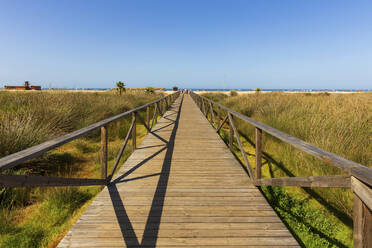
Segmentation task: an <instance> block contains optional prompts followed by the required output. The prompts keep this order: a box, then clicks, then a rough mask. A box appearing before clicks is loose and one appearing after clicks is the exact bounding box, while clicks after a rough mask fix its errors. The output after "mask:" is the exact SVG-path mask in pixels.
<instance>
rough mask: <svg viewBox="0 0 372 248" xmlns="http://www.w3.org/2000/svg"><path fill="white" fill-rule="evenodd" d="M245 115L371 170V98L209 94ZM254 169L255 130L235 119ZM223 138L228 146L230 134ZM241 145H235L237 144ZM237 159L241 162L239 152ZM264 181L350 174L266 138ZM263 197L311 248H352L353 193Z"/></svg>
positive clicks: (277, 191) (283, 191)
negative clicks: (274, 178)
mask: <svg viewBox="0 0 372 248" xmlns="http://www.w3.org/2000/svg"><path fill="white" fill-rule="evenodd" d="M204 96H207V97H209V98H211V99H213V100H214V101H217V102H219V103H221V104H223V105H225V106H227V107H229V108H231V109H234V110H236V111H238V112H240V113H242V114H244V115H247V116H249V117H252V118H254V119H256V120H258V121H261V122H263V123H265V124H268V125H270V126H272V127H275V128H277V129H279V130H281V131H284V132H286V133H289V134H291V135H293V136H295V137H298V138H300V139H302V140H305V141H307V142H309V143H311V144H313V145H315V146H318V147H320V148H323V149H325V150H328V151H330V152H333V153H335V154H338V155H340V156H342V157H345V158H347V159H350V160H353V161H355V162H358V163H361V164H363V165H366V166H369V167H372V140H371V139H368V138H367V137H370V136H371V134H372V126H371V118H372V97H371V94H329V93H328V94H301V93H296V94H287V93H266V94H263V95H262V94H259V95H258V94H248V95H243V96H234V97H229V96H228V95H226V94H210V93H209V94H205V95H204ZM234 120H235V122H236V126H237V128H238V130H239V132H240V133H241V136H242V140H243V144H244V147H245V149H246V151H247V153H248V156H249V160H250V164H251V165H252V166H253V167H254V164H255V162H254V161H255V160H254V159H255V157H254V156H255V150H254V140H255V138H254V137H255V136H254V127H253V126H251V125H249V124H247V123H245V122H243V121H240V120H239V119H238V118H235V119H234ZM221 135H222V138H223V139H224V140H225V142H228V138H227V130H222V133H221ZM235 145H236V144H235ZM235 149H236V154H237V157H240V155H239V153H238V149H237V147H236V148H235ZM263 151H264V160H263V162H264V166H263V177H286V176H311V175H312V176H321V175H335V174H344V173H345V172H343V171H341V170H339V169H337V168H335V167H333V166H331V165H329V164H327V163H325V162H323V161H320V160H318V159H316V158H314V157H312V156H310V155H307V154H305V153H304V152H301V151H300V150H298V149H295V148H293V147H291V146H290V145H288V144H285V143H284V142H282V141H280V140H278V139H276V138H274V137H272V136H270V135H268V134H265V133H264V136H263ZM262 192H263V193H264V195H265V196H266V198H267V199H268V201H269V202H270V203H271V205H272V206H273V207H274V209H275V210H276V211H277V213H278V214H279V215H280V216H281V218H282V219H283V221H284V222H285V223H286V224H287V225H288V227H289V228H290V230H292V232H293V233H294V234H295V236H296V237H297V238H298V240H300V242H301V243H302V244H303V245H304V246H306V247H352V220H351V216H352V193H351V191H350V190H347V189H337V188H335V189H330V188H328V189H322V188H311V189H310V188H297V187H262Z"/></svg>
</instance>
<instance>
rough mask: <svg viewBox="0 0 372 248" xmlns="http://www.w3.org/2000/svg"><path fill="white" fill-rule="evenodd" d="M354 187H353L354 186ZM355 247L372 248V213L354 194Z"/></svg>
mask: <svg viewBox="0 0 372 248" xmlns="http://www.w3.org/2000/svg"><path fill="white" fill-rule="evenodd" d="M352 187H353V185H352ZM353 222H354V223H353V226H354V234H353V236H354V247H355V248H367V247H372V211H371V209H369V208H368V207H367V206H366V204H364V202H363V201H362V200H361V199H360V198H359V196H358V195H357V194H356V193H355V192H354V206H353Z"/></svg>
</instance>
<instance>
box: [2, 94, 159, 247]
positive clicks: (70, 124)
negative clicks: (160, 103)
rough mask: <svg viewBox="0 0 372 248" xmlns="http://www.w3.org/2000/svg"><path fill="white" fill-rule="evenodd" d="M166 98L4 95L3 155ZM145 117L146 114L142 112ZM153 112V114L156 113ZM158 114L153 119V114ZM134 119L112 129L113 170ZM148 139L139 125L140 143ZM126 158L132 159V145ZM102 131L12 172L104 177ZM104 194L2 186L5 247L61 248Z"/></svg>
mask: <svg viewBox="0 0 372 248" xmlns="http://www.w3.org/2000/svg"><path fill="white" fill-rule="evenodd" d="M161 96H162V95H160V94H146V93H141V92H136V93H126V94H123V95H122V96H118V95H116V94H114V93H111V92H108V93H67V92H50V93H49V92H32V93H31V92H1V91H0V119H1V120H0V139H1V143H0V157H2V156H6V155H8V154H11V153H14V152H17V151H20V150H23V149H25V148H28V147H30V146H32V145H36V144H38V143H41V142H43V141H46V140H48V139H51V138H54V137H57V136H59V135H63V134H65V133H68V132H71V131H74V130H77V129H79V128H82V127H84V126H86V125H89V124H92V123H94V122H97V121H99V120H102V119H105V118H107V117H110V116H112V115H115V114H119V113H121V112H124V111H127V110H129V109H132V108H134V107H137V106H140V105H143V104H145V103H147V102H150V101H152V100H155V99H156V98H159V97H161ZM139 114H141V115H142V116H143V118H144V114H145V113H144V111H141V113H139ZM151 114H152V113H151ZM151 116H152V115H151ZM130 118H131V117H128V118H124V119H122V120H119V121H116V122H114V123H112V124H110V125H109V126H108V167H109V170H108V171H109V172H110V170H111V168H112V166H113V164H114V162H115V161H114V160H115V159H116V154H117V153H118V151H119V149H120V147H121V145H122V142H123V140H124V137H125V135H126V133H127V131H128V129H129V125H130V121H131V120H130ZM145 135H146V130H145V128H144V127H143V126H142V125H139V124H137V142H140V141H141V140H142V139H143V138H144V137H145ZM128 145H129V146H128V147H127V149H126V151H125V152H124V154H123V156H122V158H121V164H122V163H123V162H124V161H125V160H126V159H127V158H128V157H129V155H130V152H131V143H129V144H128ZM99 150H100V133H99V131H96V132H93V133H90V134H88V135H86V136H84V137H82V138H79V139H77V140H74V141H72V142H70V143H67V144H65V145H63V146H61V147H58V148H56V149H54V150H52V151H50V152H48V153H46V154H44V155H43V156H40V157H38V158H35V159H32V160H30V161H28V162H27V163H24V164H21V165H19V166H17V167H16V168H15V169H13V170H11V171H7V172H6V173H11V174H33V175H50V176H63V177H80V178H99V177H100V170H101V166H100V154H99ZM99 191H100V187H97V186H91V187H66V188H57V187H56V188H0V246H1V247H55V246H56V245H57V244H58V242H59V240H60V239H61V238H63V236H64V235H65V234H66V232H67V231H68V230H69V229H70V227H71V226H72V224H73V223H74V222H75V221H76V219H77V218H78V217H79V216H80V214H81V213H82V212H83V211H84V209H85V208H86V207H87V206H88V205H89V202H90V201H92V200H93V198H94V197H95V195H96V194H97V193H98V192H99Z"/></svg>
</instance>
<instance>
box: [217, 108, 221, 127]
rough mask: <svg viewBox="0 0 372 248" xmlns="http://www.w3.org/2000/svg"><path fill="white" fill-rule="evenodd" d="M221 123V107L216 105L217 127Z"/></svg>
mask: <svg viewBox="0 0 372 248" xmlns="http://www.w3.org/2000/svg"><path fill="white" fill-rule="evenodd" d="M220 125H221V109H220V107H219V106H217V128H218V127H219V126H220Z"/></svg>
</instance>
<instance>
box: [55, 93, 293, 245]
mask: <svg viewBox="0 0 372 248" xmlns="http://www.w3.org/2000/svg"><path fill="white" fill-rule="evenodd" d="M155 246H156V247H189V246H194V247H218V246H220V247H239V246H240V247H295V246H299V245H298V243H297V242H296V240H295V239H294V238H293V236H292V235H291V234H290V232H289V231H288V230H287V228H286V227H285V226H284V224H283V223H282V222H281V220H280V219H279V218H278V217H277V215H276V214H275V212H274V211H273V210H272V208H271V207H270V205H269V204H268V203H267V202H266V200H265V198H264V197H263V196H262V195H261V193H260V191H259V190H258V189H257V188H256V187H255V186H253V185H252V184H251V183H250V181H249V179H248V176H247V175H246V173H245V172H244V171H243V169H242V168H241V166H240V165H239V163H238V162H237V161H236V159H235V158H234V156H233V155H232V154H231V152H230V151H229V149H228V148H227V147H226V145H225V144H224V143H223V141H222V140H221V139H220V137H219V136H218V135H217V134H216V132H215V130H214V129H213V127H212V126H211V125H210V124H209V122H208V121H207V120H206V119H205V117H204V116H203V115H202V113H201V112H200V110H199V109H198V108H197V106H196V105H195V103H194V102H193V101H192V99H191V97H190V96H188V95H185V96H184V98H183V100H182V97H180V98H179V99H178V100H177V101H176V102H175V103H174V104H173V106H172V108H171V109H170V110H169V111H168V112H167V113H166V114H165V115H164V117H163V118H162V119H161V120H160V121H159V122H158V124H157V125H156V126H155V127H154V132H153V134H149V135H148V136H147V137H146V138H145V139H144V140H143V142H142V143H141V144H140V145H139V146H138V149H137V150H136V151H135V152H134V153H133V154H132V155H131V156H130V157H129V159H128V160H127V161H126V162H125V164H124V165H123V166H122V168H121V169H120V171H119V172H118V173H117V175H116V178H114V179H113V182H112V183H111V184H110V185H109V186H108V187H106V188H105V189H104V190H103V191H102V192H101V193H100V194H99V195H98V196H97V198H96V199H95V200H94V201H93V202H92V204H91V205H90V206H89V208H88V209H87V211H86V212H85V213H84V214H83V215H82V216H81V217H80V219H79V220H78V221H77V223H76V224H75V225H74V226H73V228H72V229H71V230H70V231H69V233H68V234H67V235H66V236H65V237H64V239H63V240H62V241H61V242H60V244H59V245H58V247H155Z"/></svg>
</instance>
